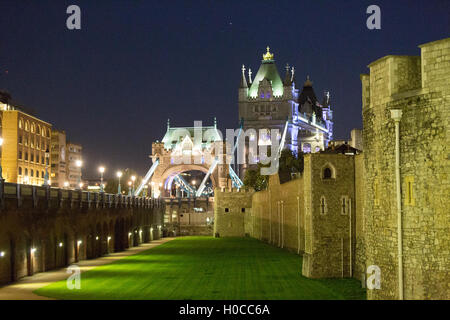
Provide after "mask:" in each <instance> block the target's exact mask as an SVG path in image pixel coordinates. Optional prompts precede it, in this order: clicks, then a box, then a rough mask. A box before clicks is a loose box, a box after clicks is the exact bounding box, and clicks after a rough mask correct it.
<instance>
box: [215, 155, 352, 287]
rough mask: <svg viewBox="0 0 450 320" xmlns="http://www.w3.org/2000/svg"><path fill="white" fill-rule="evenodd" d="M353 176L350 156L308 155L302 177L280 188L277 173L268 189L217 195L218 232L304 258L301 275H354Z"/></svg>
mask: <svg viewBox="0 0 450 320" xmlns="http://www.w3.org/2000/svg"><path fill="white" fill-rule="evenodd" d="M325 168H329V169H331V170H332V177H331V178H330V179H327V178H324V177H323V172H324V169H325ZM354 172H355V164H354V156H352V155H350V156H348V155H342V154H320V153H315V154H308V155H306V156H305V169H304V172H303V176H301V177H299V178H297V179H294V180H291V181H289V182H287V183H283V184H280V181H279V177H278V175H273V176H270V177H269V186H268V189H267V190H265V191H260V192H256V193H239V192H236V191H233V192H229V191H227V192H218V193H216V198H215V233H219V235H220V236H251V237H253V238H257V239H260V240H263V241H266V242H268V243H270V244H272V245H275V246H277V247H280V248H284V249H287V250H290V251H292V252H296V253H298V254H302V255H303V257H304V260H303V271H302V272H303V274H304V275H305V276H308V277H313V278H320V277H351V276H352V275H353V273H352V268H353V267H354V262H353V264H351V262H350V261H354V260H355V252H356V244H355V242H356V235H355V230H356V224H355V221H356V211H357V209H360V208H359V207H358V208H357V205H356V202H355V190H354V189H355V174H354ZM322 199H325V203H324V205H325V207H324V208H322V211H321V205H322ZM343 201H344V205H342V204H343ZM243 206H245V207H246V209H245V212H243V211H242V207H243ZM248 207H250V208H251V210H249V209H247V208H248ZM226 210H228V211H227V212H226ZM350 220H351V221H352V222H350ZM350 229H351V230H350ZM350 239H352V241H351V242H350ZM350 252H352V253H350Z"/></svg>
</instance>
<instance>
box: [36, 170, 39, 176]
mask: <svg viewBox="0 0 450 320" xmlns="http://www.w3.org/2000/svg"><path fill="white" fill-rule="evenodd" d="M36 178H39V171H38V170H36Z"/></svg>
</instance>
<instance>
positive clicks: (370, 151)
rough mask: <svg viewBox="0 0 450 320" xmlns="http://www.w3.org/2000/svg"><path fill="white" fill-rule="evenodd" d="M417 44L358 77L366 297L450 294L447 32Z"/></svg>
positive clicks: (449, 67) (449, 48)
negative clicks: (373, 275)
mask: <svg viewBox="0 0 450 320" xmlns="http://www.w3.org/2000/svg"><path fill="white" fill-rule="evenodd" d="M420 48H421V56H420V57H416V56H392V55H390V56H386V57H383V58H381V59H378V60H377V61H375V62H372V63H371V64H370V65H369V68H370V74H369V75H366V74H364V75H361V82H362V113H363V125H364V130H363V141H364V178H365V179H364V180H365V181H364V189H365V190H364V193H363V194H364V229H365V230H364V234H365V242H366V243H365V248H366V267H368V266H371V265H375V266H378V267H379V270H380V276H381V279H380V280H381V288H380V289H378V290H376V289H375V290H368V298H369V299H402V298H403V299H449V298H450V295H449V294H450V293H449V292H450V291H449V288H450V287H449V282H448V279H449V270H450V253H449V248H450V247H449V246H450V245H449V244H450V224H449V221H450V211H449V207H450V201H449V199H450V198H449V193H450V180H449V173H450V160H449V154H450V153H449V149H448V142H449V139H450V123H449V119H450V38H447V39H443V40H439V41H435V42H430V43H427V44H424V45H421V46H420ZM396 146H398V148H397V147H396ZM397 155H398V157H399V158H397ZM397 163H398V165H397ZM402 296H403V297H402Z"/></svg>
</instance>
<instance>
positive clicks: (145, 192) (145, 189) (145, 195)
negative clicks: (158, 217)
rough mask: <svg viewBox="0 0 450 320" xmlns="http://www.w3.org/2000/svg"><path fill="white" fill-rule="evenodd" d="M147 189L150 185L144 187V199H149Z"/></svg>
mask: <svg viewBox="0 0 450 320" xmlns="http://www.w3.org/2000/svg"><path fill="white" fill-rule="evenodd" d="M147 189H148V185H145V186H144V198H147Z"/></svg>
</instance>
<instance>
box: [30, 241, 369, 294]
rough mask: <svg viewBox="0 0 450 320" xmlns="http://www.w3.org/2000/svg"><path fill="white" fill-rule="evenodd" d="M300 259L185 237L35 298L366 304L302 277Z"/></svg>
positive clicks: (344, 283) (355, 289) (246, 244)
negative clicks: (75, 284)
mask: <svg viewBox="0 0 450 320" xmlns="http://www.w3.org/2000/svg"><path fill="white" fill-rule="evenodd" d="M301 264H302V259H301V257H300V256H298V255H295V254H293V253H289V252H287V251H285V250H281V249H278V248H275V247H272V246H270V245H267V244H265V243H263V242H260V241H258V240H254V239H250V238H218V239H216V238H212V237H185V238H178V239H175V240H173V241H169V242H167V243H164V244H162V245H160V246H157V247H155V248H152V249H149V250H147V251H144V252H141V253H139V254H136V255H133V256H129V257H126V258H124V259H121V260H118V261H116V262H113V263H111V264H108V265H104V266H101V267H97V268H95V269H92V270H91V271H88V272H86V273H82V274H81V289H80V290H69V289H67V287H66V282H65V281H60V282H55V283H53V284H50V285H48V286H46V287H44V288H41V289H38V290H37V291H35V293H37V294H39V295H43V296H48V297H53V298H59V299H192V300H196V299H220V300H223V299H283V300H288V299H291V300H292V299H365V293H364V290H363V289H361V288H360V284H359V282H357V281H355V280H352V279H325V280H311V279H307V278H305V277H303V276H301Z"/></svg>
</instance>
